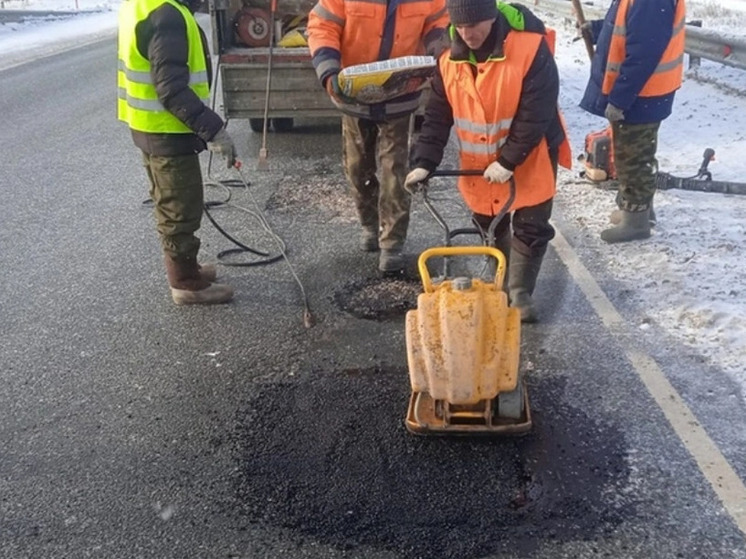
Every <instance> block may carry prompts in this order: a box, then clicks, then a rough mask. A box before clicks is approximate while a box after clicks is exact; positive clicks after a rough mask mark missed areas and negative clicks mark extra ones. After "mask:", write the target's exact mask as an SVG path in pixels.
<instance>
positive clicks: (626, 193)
mask: <svg viewBox="0 0 746 559" xmlns="http://www.w3.org/2000/svg"><path fill="white" fill-rule="evenodd" d="M660 124H661V123H660V122H651V123H649V124H625V123H624V122H612V123H611V129H612V141H613V143H614V161H615V164H616V173H617V178H618V179H619V194H618V195H617V204H618V205H619V208H620V209H622V210H624V211H627V212H642V211H646V210H647V209H648V208H650V204H651V203H652V201H653V195H654V194H655V176H656V173H657V172H658V161H657V160H656V158H655V153H656V151H657V149H658V128H660Z"/></svg>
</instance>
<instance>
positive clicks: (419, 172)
mask: <svg viewBox="0 0 746 559" xmlns="http://www.w3.org/2000/svg"><path fill="white" fill-rule="evenodd" d="M429 176H430V171H428V170H427V169H425V168H423V167H417V168H415V169H412V170H411V171H409V174H408V175H407V178H405V179H404V188H406V189H407V190H414V189H416V188H417V187H418V186H419V185H420V184H421V183H422V182H423V181H426V180H427V177H429Z"/></svg>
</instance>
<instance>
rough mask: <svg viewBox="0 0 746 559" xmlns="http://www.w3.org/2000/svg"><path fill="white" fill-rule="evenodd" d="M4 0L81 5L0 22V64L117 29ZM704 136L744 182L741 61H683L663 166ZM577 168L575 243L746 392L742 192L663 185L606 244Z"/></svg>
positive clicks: (586, 127) (718, 167)
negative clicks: (649, 219) (646, 209)
mask: <svg viewBox="0 0 746 559" xmlns="http://www.w3.org/2000/svg"><path fill="white" fill-rule="evenodd" d="M0 2H2V4H3V7H4V9H6V10H12V9H33V10H51V11H71V10H80V11H81V13H80V14H78V15H74V16H70V15H64V16H63V15H60V16H57V17H55V18H46V19H45V20H44V21H41V22H34V23H30V22H16V23H6V24H2V25H0V69H2V68H4V67H5V68H7V67H9V66H12V65H14V64H18V63H21V62H22V61H23V60H25V59H28V58H29V57H38V56H43V55H45V54H49V53H51V52H55V51H59V50H61V49H64V48H70V47H71V46H75V45H80V44H83V43H84V42H87V41H90V40H95V39H97V38H99V37H101V36H105V35H106V34H109V35H111V36H112V37H113V35H114V32H115V29H116V10H117V7H118V5H119V0H67V1H63V0H0ZM527 4H531V2H527ZM607 4H608V0H604V2H601V3H600V5H602V6H603V5H607ZM687 4H688V10H689V16H690V18H698V19H702V20H703V22H704V27H705V28H706V29H713V30H717V31H718V32H722V33H730V34H733V35H739V36H741V37H743V36H744V35H745V34H746V31H745V30H746V0H721V1H720V2H715V1H709V0H703V1H695V0H689V1H688V2H687ZM90 11H94V12H93V13H91V12H90ZM537 11H538V10H537ZM539 13H541V12H539ZM0 15H2V9H0ZM544 17H545V18H546V20H547V22H548V23H550V25H552V26H553V27H555V28H556V29H557V31H558V41H557V61H558V64H559V67H560V74H561V77H562V91H561V100H560V104H561V106H562V110H563V111H564V114H565V118H566V120H567V124H568V128H569V133H570V136H571V140H572V145H573V149H574V151H575V153H576V154H579V153H582V150H583V142H584V137H585V135H586V134H587V133H588V132H590V131H593V130H599V129H601V128H603V127H604V126H605V124H606V123H605V121H604V120H603V119H601V118H598V117H595V116H593V115H589V114H587V113H585V112H584V111H582V110H580V109H579V108H578V106H577V104H578V102H579V100H580V98H581V96H582V94H583V90H584V88H585V83H586V80H587V79H588V71H589V64H588V61H587V57H586V54H585V50H584V47H583V44H582V42H581V41H573V38H574V36H575V30H574V28H573V26H572V25H569V24H566V23H565V22H563V21H562V20H561V19H559V18H552V17H551V16H547V15H545V14H544ZM708 147H710V148H713V149H714V150H715V153H716V160H715V161H714V162H713V163H712V164H711V165H710V171H711V172H712V173H713V177H714V178H715V179H720V180H730V181H739V182H746V71H742V70H737V69H732V68H727V67H723V66H721V65H719V64H715V63H710V62H707V61H703V62H702V66H701V68H700V69H698V70H688V71H687V74H686V79H685V82H684V85H683V87H682V89H681V91H679V93H678V94H677V97H676V104H675V106H674V114H673V115H672V116H671V117H670V118H669V119H667V120H666V121H665V122H664V123H663V125H662V127H661V131H660V144H659V151H658V155H659V164H660V168H661V170H663V171H666V172H670V173H673V174H675V175H679V176H691V175H694V174H696V172H697V170H698V168H699V165H700V164H701V162H702V153H703V152H704V150H705V148H708ZM581 169H582V167H581V165H580V163H578V164H577V165H576V169H574V170H573V172H572V173H570V172H566V173H563V174H562V175H561V177H560V187H559V192H558V195H557V204H556V214H558V217H559V214H561V217H562V219H564V220H566V221H569V222H571V223H573V224H575V225H577V227H578V230H579V231H581V235H580V236H579V237H578V238H576V239H575V241H574V242H575V247H576V249H577V250H579V251H590V252H592V253H594V254H596V255H602V258H604V260H605V264H606V266H607V268H608V270H609V272H610V274H611V275H612V276H613V277H614V278H615V279H617V280H618V281H620V282H622V283H624V284H626V285H628V286H629V288H630V291H631V292H632V293H633V294H634V296H635V297H636V298H637V300H638V303H639V304H640V306H641V307H642V308H644V309H647V317H646V318H645V319H644V320H643V322H642V323H641V324H640V328H641V329H644V328H645V327H646V323H647V322H649V321H652V322H655V323H657V324H658V325H659V326H660V327H661V328H663V329H665V330H666V331H667V332H668V333H670V334H671V335H672V336H673V337H675V338H677V339H679V340H680V341H681V342H682V343H684V344H687V345H689V346H691V347H692V348H694V349H696V350H697V351H698V352H700V353H701V354H703V355H705V356H707V357H708V358H709V359H710V360H711V362H712V364H713V365H715V366H718V367H721V368H723V369H724V370H725V371H726V372H728V373H729V374H730V375H732V377H733V378H734V379H735V380H737V381H738V382H739V383H740V385H741V387H742V392H743V395H744V396H745V397H746V370H745V368H744V363H746V281H745V280H744V278H745V277H746V246H745V245H746V243H745V241H746V196H730V195H723V194H714V193H703V192H688V191H681V190H667V191H661V192H659V193H658V194H656V198H655V202H656V213H657V216H658V225H657V226H656V228H655V232H654V234H653V236H652V238H651V239H649V240H646V241H642V242H635V243H625V244H619V245H606V244H605V243H603V242H602V241H601V240H600V238H599V236H598V235H599V233H600V231H601V230H602V229H603V228H605V227H606V226H607V225H608V215H609V213H610V211H611V210H612V209H613V208H614V192H610V191H608V190H604V189H601V188H598V187H596V186H593V185H590V184H588V183H586V182H584V181H582V180H580V179H579V178H578V172H579V171H580V170H581Z"/></svg>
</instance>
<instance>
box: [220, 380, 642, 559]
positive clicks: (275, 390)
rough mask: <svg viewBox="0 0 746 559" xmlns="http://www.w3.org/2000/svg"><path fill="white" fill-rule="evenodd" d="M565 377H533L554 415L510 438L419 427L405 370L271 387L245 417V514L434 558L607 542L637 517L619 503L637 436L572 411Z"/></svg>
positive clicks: (343, 545) (248, 520)
mask: <svg viewBox="0 0 746 559" xmlns="http://www.w3.org/2000/svg"><path fill="white" fill-rule="evenodd" d="M562 384H563V381H562V380H561V379H544V380H541V382H540V386H530V387H529V391H530V394H531V396H532V397H533V396H534V395H539V394H540V395H541V396H537V401H536V402H535V405H536V409H542V410H551V413H552V417H551V420H549V418H548V417H547V418H545V417H542V414H538V413H535V416H534V428H533V430H532V431H531V432H530V433H529V434H528V435H526V436H524V437H520V438H503V439H485V438H483V439H479V438H458V437H422V436H415V435H411V434H409V433H408V432H407V431H406V429H405V427H404V424H403V419H404V415H405V412H406V407H407V399H408V396H409V386H408V375H407V371H406V370H405V369H390V370H380V369H377V368H376V369H372V370H354V371H341V372H332V373H328V372H321V371H319V372H314V373H313V374H311V375H310V376H309V377H308V378H304V379H302V380H300V381H299V382H297V383H285V384H281V385H272V386H267V387H266V389H264V390H259V391H258V392H257V393H256V394H255V397H253V398H252V400H251V401H249V402H247V408H246V410H244V411H243V412H242V415H241V416H240V417H239V418H238V420H239V425H240V427H239V428H238V430H237V432H236V433H235V434H234V437H233V444H234V445H235V453H236V459H237V461H238V464H237V467H238V468H239V470H240V472H241V473H240V475H239V476H238V478H237V479H238V482H237V483H238V486H237V487H236V498H237V499H238V501H239V503H237V506H236V507H235V508H234V510H236V511H240V512H237V514H239V515H240V518H239V522H240V523H241V524H242V525H244V526H245V525H246V524H256V523H260V524H264V525H266V526H274V527H281V528H284V529H289V530H291V531H297V532H299V533H300V534H302V535H305V536H307V537H312V538H314V539H316V540H318V541H320V542H323V543H325V544H328V545H332V546H334V547H337V548H339V549H354V548H356V547H357V546H360V545H366V546H371V547H376V548H380V549H382V550H387V551H393V552H398V553H403V554H405V556H407V557H418V558H423V559H436V558H442V557H462V558H467V557H480V556H484V555H488V554H491V553H500V552H512V553H519V554H520V555H522V556H525V557H530V556H531V554H532V552H533V551H535V550H536V546H537V545H538V544H539V542H541V541H546V540H547V539H550V540H556V541H558V542H561V541H571V540H577V539H590V540H593V539H597V538H601V537H602V536H603V534H605V533H608V532H611V531H613V530H614V529H615V527H616V526H618V525H619V524H620V523H621V522H622V520H623V519H624V518H626V517H628V516H629V515H631V514H632V515H633V514H634V511H631V510H629V508H628V507H629V505H628V504H627V505H621V504H619V503H618V500H616V499H615V494H617V493H618V491H620V490H622V489H623V488H624V487H625V486H626V484H627V478H628V477H629V470H628V466H627V464H626V462H625V459H624V457H625V454H626V449H625V447H624V439H623V436H622V434H621V433H620V432H618V431H617V430H616V429H614V428H612V427H609V426H606V425H603V424H599V423H598V422H594V421H592V420H591V418H590V417H588V416H587V415H585V413H584V412H583V411H582V410H579V409H575V408H571V407H566V406H564V407H558V406H559V403H558V402H560V401H561V395H562V393H563V388H564V387H563V386H562ZM332 426H334V427H332Z"/></svg>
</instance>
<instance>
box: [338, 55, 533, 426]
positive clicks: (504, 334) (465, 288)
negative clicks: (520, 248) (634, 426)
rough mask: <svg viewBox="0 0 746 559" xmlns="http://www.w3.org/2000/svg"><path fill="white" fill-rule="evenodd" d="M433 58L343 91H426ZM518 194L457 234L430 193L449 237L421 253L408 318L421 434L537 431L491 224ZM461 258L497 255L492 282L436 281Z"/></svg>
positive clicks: (371, 97) (389, 66)
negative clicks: (435, 271) (456, 239)
mask: <svg viewBox="0 0 746 559" xmlns="http://www.w3.org/2000/svg"><path fill="white" fill-rule="evenodd" d="M435 65H436V61H435V59H434V58H433V57H430V56H406V57H401V58H396V59H392V60H387V61H381V62H374V63H370V64H360V65H357V66H351V67H348V68H345V69H344V70H342V72H340V74H339V81H340V86H341V88H342V90H343V92H344V93H345V94H346V95H348V96H349V97H352V98H354V99H356V100H357V101H358V102H360V103H364V104H369V103H380V102H384V101H387V100H389V99H391V98H394V97H398V96H400V95H404V94H406V93H412V92H414V91H418V90H420V89H422V88H423V87H425V86H426V85H427V83H428V80H429V78H430V77H431V76H432V74H433V72H434V70H435ZM482 172H483V171H481V170H467V171H455V172H453V171H436V172H435V173H434V174H433V175H432V176H460V175H462V174H478V175H482ZM514 197H515V182H514V181H513V180H512V179H511V196H510V197H509V200H508V201H507V202H506V204H505V206H504V207H503V209H502V210H501V212H499V213H498V215H497V216H495V218H494V219H493V220H492V224H491V226H490V228H489V231H488V234H487V235H486V236H483V235H482V233H483V232H481V231H479V230H477V229H468V230H456V231H453V232H450V231H449V230H448V227H447V225H446V224H445V222H444V221H443V220H442V218H441V217H440V216H439V215H438V214H437V211H436V210H435V209H434V208H433V206H432V204H430V203H429V201H428V199H427V194H426V192H425V191H423V198H424V200H425V204H426V206H427V208H428V210H429V211H430V212H431V213H432V214H433V217H435V219H436V221H438V223H440V224H441V226H443V228H444V229H445V231H446V235H445V236H446V238H445V246H441V247H435V248H430V249H428V250H426V251H425V252H423V253H422V254H421V255H420V257H419V262H418V267H419V272H420V277H421V278H422V284H423V290H424V292H423V293H421V294H420V295H419V297H418V299H417V309H415V310H411V311H409V312H408V313H407V317H406V341H407V361H408V365H409V375H410V380H411V385H412V394H411V397H410V402H409V409H408V412H407V417H406V426H407V429H409V431H411V432H413V433H418V434H448V433H453V434H518V433H523V432H526V431H528V430H529V429H530V428H531V414H530V410H529V405H528V394H527V393H526V390H525V387H524V382H523V379H522V378H521V375H520V370H519V353H520V344H521V315H520V311H519V310H518V309H515V308H510V307H509V306H508V296H507V294H506V293H505V291H504V290H503V284H504V278H505V269H506V259H505V255H504V254H503V253H502V252H500V251H499V250H497V249H496V248H494V247H493V245H494V242H493V240H494V228H495V226H496V225H497V224H498V223H499V222H500V220H501V219H502V217H503V216H504V215H505V214H506V213H507V212H508V211H509V209H510V206H511V205H512V203H513V199H514ZM463 233H466V234H478V235H480V238H483V241H484V244H483V245H480V246H451V239H452V237H453V236H454V235H456V234H463ZM458 256H485V257H487V258H491V259H494V260H495V261H496V265H495V270H496V273H495V277H494V280H493V281H490V282H487V281H483V280H481V279H479V278H471V277H455V278H449V277H448V273H447V270H448V266H447V265H446V266H444V268H445V270H444V274H443V278H442V279H441V280H440V281H438V282H433V281H432V279H431V277H430V273H429V271H428V267H427V261H428V260H429V259H431V258H435V257H442V258H444V261H446V262H447V259H449V258H453V257H458Z"/></svg>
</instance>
